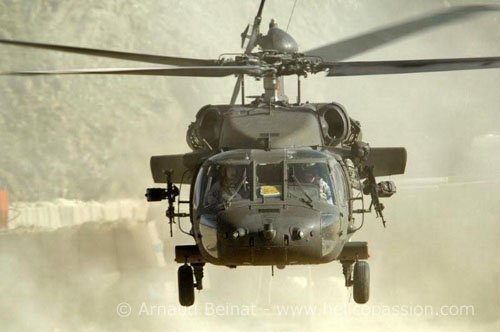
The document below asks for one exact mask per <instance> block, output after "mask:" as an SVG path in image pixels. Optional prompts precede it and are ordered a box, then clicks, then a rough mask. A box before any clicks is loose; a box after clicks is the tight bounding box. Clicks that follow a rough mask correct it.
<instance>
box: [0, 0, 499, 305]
mask: <svg viewBox="0 0 500 332" xmlns="http://www.w3.org/2000/svg"><path fill="white" fill-rule="evenodd" d="M264 2H265V0H262V1H261V3H260V6H259V9H258V12H257V15H256V17H255V19H254V22H253V26H252V28H251V29H250V27H249V26H247V27H246V29H245V30H244V32H243V33H242V35H241V36H242V47H243V46H244V45H245V44H244V43H245V41H247V43H246V47H245V51H244V52H243V53H242V54H237V55H234V54H233V55H224V56H221V57H220V58H219V59H216V60H207V59H191V58H180V57H169V56H156V55H148V54H139V53H127V52H117V51H108V50H99V49H89V48H81V47H70V46H62V45H53V44H41V43H34V42H25V41H16V40H5V39H1V40H0V43H3V44H10V45H18V46H27V47H35V48H42V49H49V50H56V51H63V52H70V53H79V54H87V55H94V56H102V57H109V58H117V59H126V60H134V61H142V62H148V63H154V64H161V65H163V66H156V67H139V68H137V67H134V68H105V69H102V68H98V69H75V70H50V71H13V72H7V73H2V74H3V75H57V74H126V75H161V76H201V77H222V76H228V75H236V76H237V82H236V86H235V88H234V91H233V95H232V98H231V102H230V104H229V105H207V106H205V107H203V108H202V109H201V110H200V111H199V112H198V114H197V115H196V121H195V122H193V123H192V124H191V125H190V126H189V128H188V131H187V143H188V145H189V146H190V147H191V148H192V150H193V152H190V153H186V154H182V155H166V156H154V157H152V158H151V170H152V174H153V178H154V181H155V182H158V183H166V184H167V185H166V188H149V189H148V190H147V193H146V196H147V199H148V200H149V201H159V200H164V199H166V200H167V201H168V209H167V212H166V215H167V217H168V218H169V220H170V229H171V233H172V223H173V222H174V220H175V218H181V217H190V220H191V229H190V231H189V232H187V233H188V234H189V235H191V236H192V237H193V238H194V240H195V242H196V244H195V245H183V246H177V247H176V252H175V259H176V261H177V262H179V263H181V264H183V265H182V266H180V267H179V270H178V285H179V300H180V303H181V304H182V305H184V306H190V305H192V304H193V303H194V289H195V288H196V289H202V278H203V267H204V265H205V264H206V263H212V264H215V265H222V266H228V267H236V266H241V265H269V266H276V267H278V268H282V267H284V266H286V265H292V264H324V263H329V262H332V261H334V260H337V261H339V262H340V263H341V264H342V268H343V274H344V276H345V285H346V286H347V287H351V286H353V295H354V300H355V301H356V302H357V303H366V302H367V301H368V297H369V266H368V263H367V262H366V260H367V259H368V257H369V255H368V248H367V243H366V242H355V241H350V239H351V237H352V236H353V235H354V234H355V233H356V232H357V231H358V230H359V229H360V228H361V227H362V225H363V222H360V223H358V222H355V218H354V215H355V214H357V213H359V214H362V215H363V216H364V213H366V212H370V211H371V210H372V209H373V210H375V212H376V214H377V217H380V218H381V220H382V221H383V223H384V225H385V219H384V216H383V209H384V206H383V205H382V203H380V198H386V197H390V196H392V195H393V194H394V193H395V192H396V187H395V185H394V183H393V182H390V181H382V182H377V181H376V178H375V177H376V176H386V175H394V174H402V173H404V170H405V166H406V151H405V149H404V148H370V147H369V145H368V144H367V143H364V142H363V141H362V134H361V126H360V123H359V122H358V121H356V120H354V119H352V118H351V117H350V116H349V114H348V113H347V111H346V110H345V109H344V108H343V107H342V106H341V105H340V104H338V103H335V102H332V103H302V102H301V98H300V77H301V76H304V77H305V76H307V75H308V74H316V73H320V72H323V71H326V72H327V73H328V74H327V76H328V77H334V76H353V75H374V74H400V73H420V72H434V71H449V70H465V69H486V68H499V67H500V57H489V58H455V59H432V60H405V61H375V62H340V61H339V60H343V59H345V58H347V57H349V56H352V55H355V54H358V53H361V52H363V51H366V50H368V49H371V48H374V47H376V46H379V45H382V44H384V43H386V42H388V41H391V40H394V39H397V38H400V37H402V36H404V35H407V34H410V33H413V32H416V31H419V30H423V29H426V28H429V27H432V26H436V25H438V24H442V23H446V22H449V21H452V20H456V19H459V18H464V17H467V16H471V15H474V14H476V13H479V12H484V11H491V10H498V7H492V6H467V7H457V8H451V9H449V10H447V11H444V12H439V13H433V14H431V15H428V16H425V17H422V18H419V19H415V20H413V21H408V22H404V23H401V24H397V25H394V26H391V27H387V28H384V29H380V30H376V31H372V32H369V33H366V34H363V35H360V36H357V37H354V38H351V39H347V40H344V41H341V42H337V43H333V44H329V45H327V46H324V47H321V48H318V49H314V50H311V51H308V52H305V53H300V52H299V49H298V45H297V43H296V41H295V40H294V39H293V38H292V37H291V36H290V35H289V34H288V33H287V32H285V31H284V30H282V29H280V28H279V27H278V26H277V24H276V23H275V22H274V21H271V23H270V26H269V30H268V32H267V34H266V35H263V34H261V33H260V32H259V30H260V29H259V27H260V23H261V14H262V10H263V6H264ZM257 47H258V50H257V51H254V50H255V49H256V48H257ZM332 60H335V61H332ZM165 65H169V66H165ZM245 75H247V76H253V77H255V78H256V79H259V80H262V81H263V85H264V93H263V94H262V95H260V96H254V97H252V98H253V101H252V102H250V103H245V96H244V76H245ZM289 75H296V76H297V77H298V96H297V102H296V103H290V102H289V101H288V100H287V98H286V96H285V95H284V91H283V87H284V86H283V77H284V76H289ZM240 90H241V93H242V102H241V105H237V104H236V99H237V97H238V94H239V91H240ZM182 183H184V184H190V185H191V191H190V198H189V200H188V201H182V200H178V201H177V207H179V204H182V203H185V204H189V208H190V213H189V214H185V213H179V212H176V210H175V203H176V200H177V198H178V196H179V189H178V187H176V186H175V184H182ZM363 195H370V196H371V203H370V205H369V207H365V205H364V203H363ZM179 226H180V225H179Z"/></svg>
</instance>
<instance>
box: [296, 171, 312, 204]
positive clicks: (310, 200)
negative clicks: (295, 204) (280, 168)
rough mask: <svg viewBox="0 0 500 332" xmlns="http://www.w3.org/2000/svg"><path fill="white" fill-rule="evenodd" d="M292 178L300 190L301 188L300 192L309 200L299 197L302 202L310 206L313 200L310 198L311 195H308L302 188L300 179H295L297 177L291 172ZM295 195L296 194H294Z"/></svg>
mask: <svg viewBox="0 0 500 332" xmlns="http://www.w3.org/2000/svg"><path fill="white" fill-rule="evenodd" d="M292 179H293V181H294V182H297V185H298V186H299V188H300V190H302V193H304V195H305V196H306V197H307V199H308V200H309V201H306V200H305V199H303V198H302V199H301V200H302V201H303V202H304V203H306V204H307V205H309V206H310V207H313V204H312V203H313V200H312V198H311V196H309V195H308V194H307V192H306V190H305V189H304V187H303V186H302V183H300V181H299V180H298V179H297V177H296V176H295V174H292ZM295 197H297V196H295Z"/></svg>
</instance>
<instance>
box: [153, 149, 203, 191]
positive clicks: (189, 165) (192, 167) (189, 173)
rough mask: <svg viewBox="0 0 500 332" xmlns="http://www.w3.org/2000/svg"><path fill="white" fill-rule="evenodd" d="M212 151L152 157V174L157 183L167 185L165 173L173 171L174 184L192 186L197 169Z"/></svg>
mask: <svg viewBox="0 0 500 332" xmlns="http://www.w3.org/2000/svg"><path fill="white" fill-rule="evenodd" d="M210 155H211V152H210V151H208V152H207V151H203V152H191V153H186V154H173V155H165V156H153V157H151V174H152V175H153V180H154V182H155V183H166V175H165V171H167V170H172V171H173V174H172V182H173V183H185V184H191V181H192V179H193V176H195V174H194V172H196V169H197V167H198V166H199V165H200V164H201V163H202V162H203V161H204V160H205V159H207V158H208V157H210Z"/></svg>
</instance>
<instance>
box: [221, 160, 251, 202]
mask: <svg viewBox="0 0 500 332" xmlns="http://www.w3.org/2000/svg"><path fill="white" fill-rule="evenodd" d="M246 181H247V170H246V169H245V172H244V173H243V179H242V180H241V182H240V184H238V187H236V190H235V191H234V194H232V195H231V197H229V198H228V199H226V200H225V201H224V207H225V208H226V209H227V208H228V207H229V204H230V203H231V201H232V200H233V199H234V198H235V197H236V195H238V193H239V192H240V190H241V187H243V184H244V183H245V182H246Z"/></svg>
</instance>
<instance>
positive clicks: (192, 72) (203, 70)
mask: <svg viewBox="0 0 500 332" xmlns="http://www.w3.org/2000/svg"><path fill="white" fill-rule="evenodd" d="M263 72H264V70H263V69H262V68H261V67H259V66H220V67H213V66H208V67H169V66H164V67H149V68H148V67H146V68H93V69H63V70H28V71H11V72H0V75H11V76H36V75H75V74H84V75H85V74H102V75H147V76H194V77H223V76H229V75H236V74H246V75H252V76H260V75H262V73H263Z"/></svg>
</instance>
